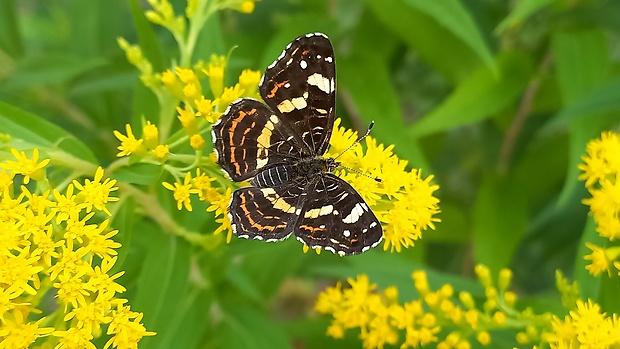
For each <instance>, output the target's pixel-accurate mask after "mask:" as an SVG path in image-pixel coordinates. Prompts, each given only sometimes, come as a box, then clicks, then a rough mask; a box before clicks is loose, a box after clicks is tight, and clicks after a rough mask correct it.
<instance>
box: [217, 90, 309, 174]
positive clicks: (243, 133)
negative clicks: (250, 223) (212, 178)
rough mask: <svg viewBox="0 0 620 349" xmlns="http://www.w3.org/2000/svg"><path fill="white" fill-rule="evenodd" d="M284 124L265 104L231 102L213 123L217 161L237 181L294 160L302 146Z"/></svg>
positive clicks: (244, 99) (241, 100)
mask: <svg viewBox="0 0 620 349" xmlns="http://www.w3.org/2000/svg"><path fill="white" fill-rule="evenodd" d="M285 127H286V126H285V125H283V124H282V123H281V122H280V118H279V117H278V116H277V115H275V114H274V113H273V112H272V111H271V110H269V108H268V107H267V106H266V105H265V104H264V103H261V102H259V101H257V100H255V99H251V98H242V99H239V100H237V101H235V102H233V103H232V104H231V105H230V106H229V107H228V109H227V110H226V112H225V113H224V115H222V117H221V118H220V119H219V120H218V121H217V122H216V123H215V124H213V129H212V133H213V139H214V146H213V149H214V150H215V152H216V154H217V162H218V163H219V164H220V166H221V167H222V169H223V170H224V171H225V172H226V173H227V174H228V175H229V176H230V178H231V179H232V180H234V181H237V182H238V181H242V180H246V179H248V178H251V177H253V176H255V175H256V174H257V173H258V172H260V170H261V169H263V168H266V167H269V166H273V165H276V164H284V163H291V162H294V161H295V159H296V158H298V157H299V156H300V149H301V145H300V144H296V139H295V138H293V137H289V136H288V133H289V131H288V130H287V129H285Z"/></svg>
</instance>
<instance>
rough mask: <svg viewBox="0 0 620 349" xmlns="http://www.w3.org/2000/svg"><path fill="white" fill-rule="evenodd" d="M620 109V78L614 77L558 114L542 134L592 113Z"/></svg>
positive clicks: (543, 129)
mask: <svg viewBox="0 0 620 349" xmlns="http://www.w3.org/2000/svg"><path fill="white" fill-rule="evenodd" d="M618 111H620V78H616V79H613V80H611V81H609V82H607V83H605V84H603V85H602V86H600V87H598V88H596V89H594V90H593V91H592V92H590V93H587V94H585V95H584V96H583V97H581V98H579V99H578V100H577V101H575V102H574V103H571V104H570V105H568V106H567V107H566V108H564V109H563V110H562V111H561V112H559V113H558V114H556V115H555V116H554V117H553V118H552V119H551V120H550V121H549V122H547V124H546V125H545V126H544V127H543V128H542V129H541V130H540V136H545V135H547V134H549V133H552V132H555V131H557V130H558V129H560V128H561V127H566V126H567V125H568V124H570V123H571V122H573V121H574V120H578V119H584V118H588V117H590V116H592V115H598V114H602V113H609V112H618Z"/></svg>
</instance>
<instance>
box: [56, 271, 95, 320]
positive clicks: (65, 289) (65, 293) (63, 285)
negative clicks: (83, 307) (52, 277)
mask: <svg viewBox="0 0 620 349" xmlns="http://www.w3.org/2000/svg"><path fill="white" fill-rule="evenodd" d="M85 274H86V268H83V269H82V271H81V272H79V273H76V274H61V275H59V276H58V282H56V283H54V287H55V288H56V289H57V290H58V291H57V292H58V299H60V300H61V301H62V303H63V304H64V305H65V311H66V310H67V308H68V307H69V305H71V306H73V308H77V307H78V306H79V304H80V303H85V302H86V298H85V297H86V296H88V295H89V294H90V292H89V290H88V284H87V283H86V282H85V281H84V280H83V276H84V275H85Z"/></svg>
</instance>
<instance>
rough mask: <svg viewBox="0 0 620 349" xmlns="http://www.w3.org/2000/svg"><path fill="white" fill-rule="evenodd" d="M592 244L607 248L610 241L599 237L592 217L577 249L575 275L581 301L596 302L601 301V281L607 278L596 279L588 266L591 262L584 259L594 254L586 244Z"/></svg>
mask: <svg viewBox="0 0 620 349" xmlns="http://www.w3.org/2000/svg"><path fill="white" fill-rule="evenodd" d="M588 242H589V243H592V244H595V245H597V246H602V247H606V246H607V243H608V242H609V240H606V239H605V238H603V237H601V236H600V235H598V233H597V232H596V223H595V222H594V218H593V217H592V216H590V217H588V221H587V223H586V226H585V228H584V230H583V234H582V235H581V240H580V241H579V246H578V247H577V257H576V258H575V269H574V270H573V275H574V278H575V281H577V282H578V283H579V294H580V298H581V299H588V298H591V299H593V300H595V301H598V299H599V293H600V291H601V279H602V278H604V277H607V276H606V275H603V276H602V277H595V276H592V275H590V273H589V272H588V270H586V266H587V265H588V264H590V262H589V261H587V260H585V259H584V258H583V257H585V256H586V255H589V254H590V253H592V251H591V250H590V249H589V248H587V247H586V243H588Z"/></svg>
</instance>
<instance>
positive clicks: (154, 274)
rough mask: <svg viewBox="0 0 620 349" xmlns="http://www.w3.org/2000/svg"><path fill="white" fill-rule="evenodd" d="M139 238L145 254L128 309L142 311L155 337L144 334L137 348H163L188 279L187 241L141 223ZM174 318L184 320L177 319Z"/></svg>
mask: <svg viewBox="0 0 620 349" xmlns="http://www.w3.org/2000/svg"><path fill="white" fill-rule="evenodd" d="M139 229H140V234H142V235H143V236H142V237H141V238H143V239H147V241H148V249H149V250H148V253H147V255H146V257H145V259H144V264H143V266H142V271H141V273H140V276H139V278H138V284H137V287H136V295H135V299H134V300H133V302H132V308H135V309H137V310H138V311H142V312H144V324H145V327H146V328H147V329H148V330H150V331H155V332H157V336H156V337H145V338H144V339H143V340H142V341H141V342H140V347H141V348H163V346H162V345H161V343H164V342H165V341H166V340H165V339H166V338H167V337H168V336H172V335H174V334H175V333H176V332H175V331H174V329H176V328H177V327H178V326H179V324H172V323H171V319H175V318H176V317H175V314H176V313H177V311H178V309H179V307H181V306H182V304H183V301H184V298H185V295H186V292H187V288H188V282H189V269H190V258H191V255H192V254H191V248H190V246H189V244H188V243H187V242H186V241H184V240H182V239H179V238H176V237H174V236H172V235H169V234H165V233H164V232H163V231H161V229H160V228H159V227H157V226H153V225H150V224H149V225H147V224H144V223H142V226H141V227H139ZM178 321H184V320H183V319H178Z"/></svg>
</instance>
